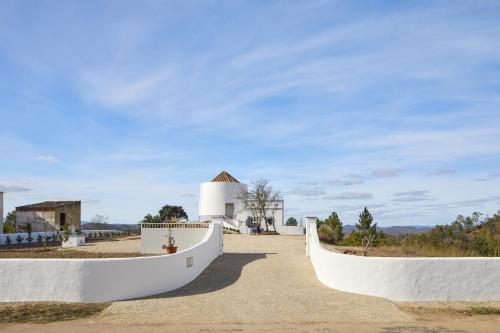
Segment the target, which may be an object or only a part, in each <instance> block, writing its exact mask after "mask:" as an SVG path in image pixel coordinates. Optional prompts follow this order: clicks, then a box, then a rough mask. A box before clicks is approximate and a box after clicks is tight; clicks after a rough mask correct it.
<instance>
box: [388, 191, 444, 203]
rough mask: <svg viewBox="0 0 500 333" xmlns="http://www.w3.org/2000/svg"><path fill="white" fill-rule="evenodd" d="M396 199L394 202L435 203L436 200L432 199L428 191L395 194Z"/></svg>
mask: <svg viewBox="0 0 500 333" xmlns="http://www.w3.org/2000/svg"><path fill="white" fill-rule="evenodd" d="M394 196H395V198H394V199H392V202H416V201H434V200H437V199H436V198H434V197H432V196H431V194H430V192H429V191H427V190H416V191H407V192H396V193H394Z"/></svg>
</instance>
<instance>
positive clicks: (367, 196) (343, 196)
mask: <svg viewBox="0 0 500 333" xmlns="http://www.w3.org/2000/svg"><path fill="white" fill-rule="evenodd" d="M325 199H328V200H371V199H373V194H372V193H367V192H342V193H337V194H330V195H328V196H326V197H325Z"/></svg>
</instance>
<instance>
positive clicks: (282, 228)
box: [270, 224, 305, 236]
mask: <svg viewBox="0 0 500 333" xmlns="http://www.w3.org/2000/svg"><path fill="white" fill-rule="evenodd" d="M270 228H271V230H272V227H270ZM276 231H277V232H278V233H280V234H282V235H296V236H298V235H303V234H304V233H305V230H304V227H303V226H302V225H296V226H291V225H278V224H277V225H276Z"/></svg>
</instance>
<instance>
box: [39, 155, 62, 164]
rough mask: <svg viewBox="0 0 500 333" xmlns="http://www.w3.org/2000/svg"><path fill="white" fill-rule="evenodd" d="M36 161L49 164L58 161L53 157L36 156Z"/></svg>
mask: <svg viewBox="0 0 500 333" xmlns="http://www.w3.org/2000/svg"><path fill="white" fill-rule="evenodd" d="M36 159H37V160H38V161H44V162H49V163H56V162H58V161H59V160H58V159H57V157H55V156H53V155H38V156H37V157H36Z"/></svg>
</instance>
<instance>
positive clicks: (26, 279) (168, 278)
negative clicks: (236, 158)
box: [0, 224, 223, 303]
mask: <svg viewBox="0 0 500 333" xmlns="http://www.w3.org/2000/svg"><path fill="white" fill-rule="evenodd" d="M222 237H223V236H222V227H221V225H220V224H211V226H210V228H209V231H208V232H207V233H206V235H205V237H204V238H203V240H202V242H201V243H199V244H197V245H196V246H194V247H191V248H189V249H186V250H184V251H181V252H178V253H176V254H172V255H162V256H154V257H138V258H113V259H0V301H1V302H24V301H61V302H84V303H92V302H108V301H115V300H124V299H131V298H137V297H145V296H149V295H155V294H159V293H163V292H167V291H171V290H174V289H177V288H179V287H182V286H183V285H186V284H187V283H189V282H191V281H192V280H194V279H195V278H196V277H197V276H198V275H199V274H200V273H201V272H202V271H203V270H204V269H205V268H206V267H207V266H208V265H209V264H210V263H211V262H212V261H213V260H214V259H215V258H217V257H218V256H219V255H221V254H222V240H223V238H222ZM189 258H191V259H192V266H191V267H188V265H187V262H188V261H191V260H188V259H189Z"/></svg>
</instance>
